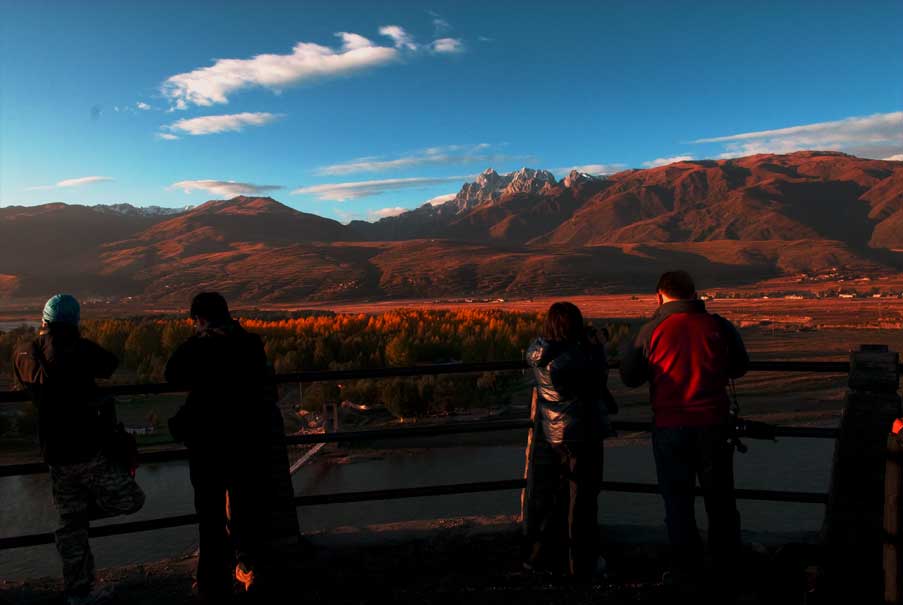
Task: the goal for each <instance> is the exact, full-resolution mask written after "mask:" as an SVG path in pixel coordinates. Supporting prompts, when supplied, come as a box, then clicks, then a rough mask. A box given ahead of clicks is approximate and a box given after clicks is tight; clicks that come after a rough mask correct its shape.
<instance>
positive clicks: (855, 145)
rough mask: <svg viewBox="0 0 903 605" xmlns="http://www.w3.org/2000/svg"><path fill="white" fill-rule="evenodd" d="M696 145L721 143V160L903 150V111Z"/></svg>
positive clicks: (734, 137)
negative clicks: (809, 152) (810, 151)
mask: <svg viewBox="0 0 903 605" xmlns="http://www.w3.org/2000/svg"><path fill="white" fill-rule="evenodd" d="M693 143H721V144H723V145H724V152H723V153H722V154H720V155H719V156H718V157H721V158H732V157H738V156H743V155H752V154H756V153H790V152H793V151H800V150H803V149H819V150H840V151H850V152H857V153H860V154H862V155H869V152H870V148H872V149H875V150H877V149H881V150H882V152H883V153H882V155H884V154H886V153H887V149H888V148H892V149H899V150H901V151H903V111H896V112H891V113H876V114H873V115H870V116H854V117H850V118H845V119H843V120H834V121H831V122H817V123H814V124H805V125H801V126H790V127H788V128H778V129H774V130H759V131H755V132H744V133H739V134H732V135H727V136H719V137H708V138H704V139H697V140H695V141H693Z"/></svg>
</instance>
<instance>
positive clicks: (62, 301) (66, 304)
mask: <svg viewBox="0 0 903 605" xmlns="http://www.w3.org/2000/svg"><path fill="white" fill-rule="evenodd" d="M42 319H43V320H44V321H45V322H46V323H49V324H50V323H64V324H71V325H73V326H77V325H78V321H79V319H81V307H79V304H78V301H77V300H75V297H74V296H72V295H71V294H57V295H56V296H53V297H52V298H51V299H50V300H48V301H47V304H45V305H44V314H43V316H42Z"/></svg>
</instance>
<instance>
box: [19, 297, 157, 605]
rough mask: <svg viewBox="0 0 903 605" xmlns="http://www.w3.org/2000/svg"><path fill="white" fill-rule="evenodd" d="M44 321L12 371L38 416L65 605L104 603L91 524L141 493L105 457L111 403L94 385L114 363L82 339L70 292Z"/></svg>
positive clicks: (140, 500) (56, 300) (53, 303)
mask: <svg viewBox="0 0 903 605" xmlns="http://www.w3.org/2000/svg"><path fill="white" fill-rule="evenodd" d="M41 319H42V322H41V330H40V332H39V333H38V337H37V338H36V339H35V340H33V341H32V342H29V343H26V344H25V345H23V346H22V347H20V348H19V349H17V351H16V354H15V363H14V370H15V374H16V379H17V380H18V381H19V383H21V384H22V385H23V386H24V387H25V388H26V389H27V390H28V391H29V393H30V394H31V398H32V401H33V402H34V405H35V408H36V409H37V411H38V437H39V440H40V443H41V452H42V454H43V456H44V461H45V462H47V464H48V465H49V466H50V481H51V487H52V490H53V501H54V503H55V504H56V507H57V511H58V512H59V516H60V525H59V529H57V531H56V533H55V537H56V547H57V551H59V554H60V558H61V559H62V563H63V581H64V590H65V600H66V603H67V605H85V604H88V603H105V602H107V601H108V600H109V599H110V589H109V587H98V586H96V585H95V577H94V557H93V556H92V554H91V548H90V546H89V544H88V523H89V521H90V520H91V519H97V518H102V517H111V516H114V515H124V514H131V513H134V512H136V511H137V510H138V509H140V508H141V507H142V506H143V505H144V492H143V491H141V488H140V487H139V486H138V484H137V483H136V482H135V480H134V478H133V477H132V476H131V475H130V474H129V471H128V469H125V468H123V467H122V466H121V465H119V464H117V463H116V462H114V461H112V460H111V459H110V458H109V457H108V455H107V454H106V453H105V451H104V449H105V445H106V444H107V443H109V442H110V439H111V438H112V435H113V428H114V427H113V418H115V414H114V413H113V410H112V409H110V408H111V405H112V404H111V403H110V402H104V401H103V400H102V399H101V398H100V397H99V396H98V392H97V385H96V384H95V382H94V381H95V379H97V378H109V377H110V376H111V375H112V374H113V372H114V371H115V370H116V366H117V365H118V363H119V361H118V360H117V359H116V357H115V356H114V355H113V354H112V353H110V352H109V351H107V350H105V349H103V348H102V347H100V346H99V345H97V344H96V343H94V342H91V341H90V340H87V339H85V338H82V337H81V334H80V333H79V329H78V324H79V321H80V319H81V312H80V307H79V304H78V301H77V300H76V299H75V297H73V296H72V295H71V294H57V295H56V296H54V297H52V298H51V299H50V300H48V301H47V304H46V305H44V312H43V314H42V316H41Z"/></svg>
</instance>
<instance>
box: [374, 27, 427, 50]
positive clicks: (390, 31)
mask: <svg viewBox="0 0 903 605" xmlns="http://www.w3.org/2000/svg"><path fill="white" fill-rule="evenodd" d="M379 33H380V35H382V36H386V37H387V38H392V42H394V43H395V48H406V49H408V50H417V48H418V46H417V44H416V43H415V42H414V39H413V38H412V37H411V35H410V34H408V32H406V31H405V30H404V28H403V27H399V26H398V25H384V26H383V27H380V28H379Z"/></svg>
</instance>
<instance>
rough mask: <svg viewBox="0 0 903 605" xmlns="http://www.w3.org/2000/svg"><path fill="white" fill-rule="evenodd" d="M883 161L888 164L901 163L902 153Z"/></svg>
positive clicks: (902, 159)
mask: <svg viewBox="0 0 903 605" xmlns="http://www.w3.org/2000/svg"><path fill="white" fill-rule="evenodd" d="M884 159H885V160H887V161H889V162H903V153H898V154H896V155H892V156H890V157H887V158H884Z"/></svg>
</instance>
